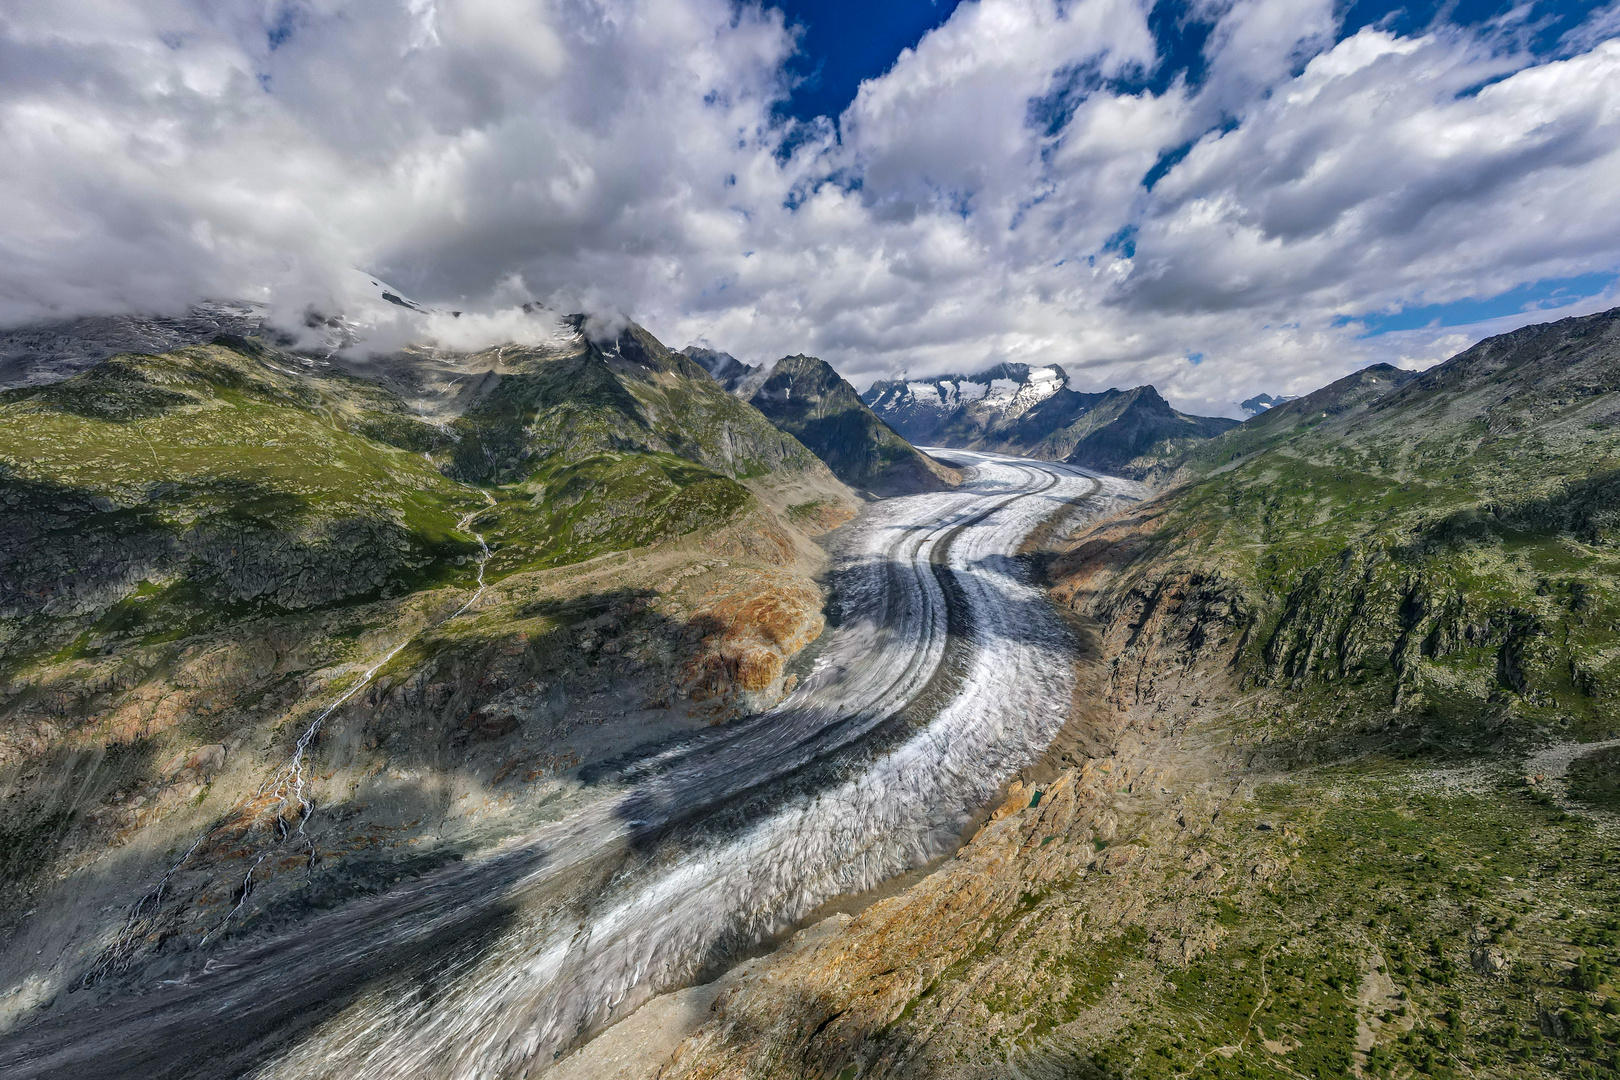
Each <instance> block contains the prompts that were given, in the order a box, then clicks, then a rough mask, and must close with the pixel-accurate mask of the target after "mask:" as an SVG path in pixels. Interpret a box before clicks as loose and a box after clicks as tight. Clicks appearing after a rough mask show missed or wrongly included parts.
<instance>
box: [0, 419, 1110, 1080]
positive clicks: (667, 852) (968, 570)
mask: <svg viewBox="0 0 1620 1080" xmlns="http://www.w3.org/2000/svg"><path fill="white" fill-rule="evenodd" d="M940 453H942V454H945V455H948V456H949V457H951V458H953V459H955V460H957V461H961V462H966V463H968V464H971V465H972V466H973V467H974V470H973V473H972V476H971V478H970V480H969V481H968V483H966V484H965V485H964V486H963V487H962V488H960V489H958V490H956V491H952V492H947V493H941V494H932V495H918V496H910V497H906V498H900V499H891V500H888V501H885V502H883V503H880V504H878V505H877V506H875V507H873V508H872V509H871V510H870V511H869V512H868V513H867V514H866V515H865V516H864V517H863V518H862V519H861V521H860V522H859V523H858V524H857V525H855V526H852V527H851V529H850V535H848V536H847V537H846V539H845V540H844V542H843V544H842V546H841V549H840V550H839V552H837V553H836V564H835V574H836V577H837V582H836V585H837V592H838V596H839V602H840V605H841V619H840V622H839V625H838V626H837V628H836V629H835V630H833V631H831V632H830V640H829V641H828V643H827V645H826V647H825V649H824V650H823V652H822V653H821V655H820V657H819V659H818V660H817V662H816V666H815V668H814V670H813V671H812V673H811V674H810V676H809V677H808V678H806V679H805V680H804V682H803V683H802V684H801V686H800V687H799V688H798V689H797V690H796V691H795V692H794V693H793V694H792V695H791V696H790V697H789V698H788V699H787V700H786V701H785V702H783V704H782V705H781V706H779V707H778V708H776V709H774V710H772V711H771V712H769V713H766V714H763V715H761V716H758V717H755V718H752V719H750V720H748V721H745V722H742V723H738V724H734V725H731V726H730V727H727V728H722V729H716V730H715V731H713V732H711V733H706V734H704V735H702V736H699V737H695V738H692V739H689V740H687V741H685V742H683V743H682V744H680V745H678V746H674V747H671V748H668V749H666V750H664V751H662V752H661V753H658V754H656V755H652V756H649V757H645V758H642V759H640V760H638V761H635V762H631V763H628V764H627V765H626V766H625V767H624V768H623V769H622V770H621V771H620V772H619V773H618V774H617V775H616V777H615V778H613V779H612V781H611V782H604V783H603V784H602V788H603V791H604V795H603V797H602V798H600V799H599V800H597V801H596V802H594V803H592V804H590V805H589V806H587V807H586V808H585V809H583V810H581V811H579V812H578V813H576V814H575V815H573V816H572V817H569V818H566V819H564V820H562V821H559V822H556V823H554V824H551V825H548V826H545V827H543V828H541V829H538V830H536V831H535V832H533V833H531V834H529V835H526V836H523V837H520V838H516V839H514V840H512V841H509V842H507V843H506V844H504V845H502V847H501V848H500V849H499V850H498V851H496V852H493V853H490V854H489V855H487V856H485V857H483V858H481V859H476V860H469V862H468V863H465V864H462V865H459V866H455V867H450V868H447V869H445V870H442V871H439V872H437V873H435V874H431V875H428V876H425V877H423V878H422V879H420V880H418V881H415V882H413V883H411V884H410V885H408V886H405V887H401V888H398V889H396V890H394V891H393V892H390V893H388V894H386V895H383V896H380V897H376V898H373V899H371V900H367V901H363V902H359V903H355V904H352V905H350V906H348V907H346V908H344V909H342V910H340V911H337V912H334V913H332V914H330V915H327V916H322V917H319V918H316V919H313V920H311V921H310V922H309V923H307V924H306V925H305V926H304V927H303V928H302V929H301V930H300V931H299V932H297V933H296V934H293V935H290V936H288V937H286V938H282V939H278V940H275V941H271V942H268V943H266V944H262V945H259V946H256V947H253V948H250V949H244V950H242V951H241V952H239V953H237V954H226V955H225V956H223V957H221V958H220V960H219V961H218V962H216V963H212V964H210V965H209V967H208V968H207V969H206V970H205V972H203V973H199V974H197V975H194V976H191V977H189V978H187V979H185V980H182V981H181V982H180V983H178V984H177V985H174V986H169V987H164V988H162V989H160V990H157V991H154V992H152V993H149V994H146V995H144V996H142V997H139V998H136V999H134V1000H131V1001H129V1002H126V1003H123V1004H121V1005H116V1006H111V1007H107V1008H103V1009H100V1010H96V1011H94V1012H88V1013H81V1014H75V1015H68V1016H64V1017H62V1018H61V1019H60V1020H56V1021H52V1022H50V1023H48V1024H45V1025H41V1026H39V1027H37V1028H34V1029H30V1030H25V1031H22V1032H20V1033H18V1034H17V1035H16V1036H15V1037H13V1038H12V1039H11V1040H10V1041H9V1042H8V1043H5V1044H0V1074H4V1075H7V1076H18V1077H25V1076H64V1077H66V1076H73V1077H84V1078H88V1077H101V1076H107V1077H111V1076H133V1075H140V1076H152V1077H158V1076H176V1077H181V1076H184V1077H213V1076H220V1077H224V1076H242V1075H247V1076H254V1077H259V1078H262V1080H304V1078H316V1077H321V1078H326V1077H354V1076H364V1077H367V1078H368V1080H372V1078H376V1080H405V1078H412V1080H416V1078H433V1080H437V1078H446V1080H449V1078H454V1080H474V1078H479V1080H482V1078H488V1080H497V1078H507V1077H522V1076H537V1075H540V1074H542V1073H543V1072H544V1071H545V1069H546V1067H547V1066H548V1065H549V1064H550V1063H551V1062H552V1061H553V1060H555V1059H556V1058H557V1057H560V1056H561V1055H562V1054H564V1053H566V1052H567V1051H568V1050H570V1049H572V1048H573V1047H575V1046H577V1045H578V1044H579V1043H581V1042H582V1041H584V1040H586V1039H588V1038H590V1037H591V1036H592V1035H594V1034H595V1033H597V1032H598V1031H600V1030H602V1029H603V1028H605V1027H606V1026H608V1025H610V1024H612V1023H613V1022H615V1021H616V1020H618V1019H622V1018H623V1017H625V1016H627V1015H629V1013H630V1012H632V1011H634V1009H635V1008H637V1007H638V1006H639V1005H640V1004H641V1003H643V1002H644V1001H646V1000H647V999H648V998H649V997H651V996H653V995H655V994H658V993H661V992H665V991H668V990H672V989H676V988H678V987H680V986H683V985H688V984H690V983H691V982H693V981H694V980H696V979H698V978H699V977H701V976H703V975H704V974H706V973H711V972H713V971H715V970H716V969H717V967H718V966H720V965H722V964H723V963H724V962H725V961H726V960H727V959H729V958H732V957H735V956H736V955H737V954H738V953H739V952H741V951H742V950H744V949H746V948H748V947H750V946H753V945H755V944H758V943H759V942H761V941H763V940H765V939H767V938H769V937H770V936H772V935H773V934H775V933H777V932H779V931H781V930H782V929H783V928H785V927H788V926H791V925H792V924H793V923H794V922H796V921H798V920H799V919H801V918H802V917H803V916H804V915H806V914H807V913H808V912H810V911H811V910H813V909H814V908H815V907H817V906H818V905H820V904H821V903H823V902H825V901H826V900H829V899H832V898H834V897H837V896H840V895H846V894H850V893H857V892H861V891H864V890H866V889H869V888H871V887H873V886H875V885H877V884H879V883H881V882H882V881H884V880H886V879H888V878H890V877H892V876H894V875H896V874H898V873H901V872H903V871H905V870H907V869H910V868H913V867H916V866H919V865H921V864H923V863H925V862H927V861H928V860H930V859H931V858H934V857H935V856H937V855H939V854H941V853H943V852H944V851H946V850H948V849H949V847H950V846H951V845H952V844H953V843H954V842H955V838H956V837H957V835H958V833H959V831H960V830H961V828H962V827H963V826H964V824H965V823H966V821H967V820H968V818H969V817H970V815H971V814H972V813H973V812H974V811H975V810H976V809H977V808H978V807H980V806H981V805H983V804H984V802H985V801H986V800H988V799H989V798H990V797H991V796H993V795H994V793H995V791H996V790H997V789H998V788H999V786H1000V785H1001V784H1002V783H1003V782H1004V781H1005V780H1006V779H1007V777H1008V776H1009V775H1011V774H1012V773H1013V772H1014V771H1016V770H1017V769H1018V768H1020V767H1022V766H1024V765H1026V764H1028V763H1029V762H1030V761H1032V760H1033V759H1034V758H1035V757H1036V756H1037V755H1038V754H1039V753H1040V752H1041V750H1042V749H1044V748H1045V746H1046V745H1047V744H1048V743H1049V742H1050V741H1051V739H1052V737H1053V736H1054V735H1055V734H1056V733H1057V730H1058V729H1059V728H1060V727H1061V726H1062V724H1063V722H1064V719H1065V717H1066V715H1067V713H1068V708H1069V702H1070V695H1071V692H1072V690H1073V676H1072V658H1073V652H1072V649H1071V648H1070V646H1069V642H1068V640H1067V637H1066V632H1065V630H1064V628H1063V627H1062V624H1061V623H1060V622H1059V620H1058V619H1057V618H1056V616H1055V614H1054V613H1053V611H1052V610H1051V608H1050V607H1049V605H1048V604H1047V602H1046V600H1045V597H1044V596H1043V595H1042V593H1041V592H1040V590H1039V589H1037V588H1036V587H1035V586H1033V585H1032V584H1031V583H1030V582H1029V581H1028V580H1027V576H1026V574H1025V573H1024V570H1023V567H1022V565H1021V563H1020V562H1019V561H1018V560H1017V559H1016V558H1014V557H1013V556H1014V552H1015V551H1016V550H1017V548H1018V546H1019V544H1020V542H1021V541H1022V540H1023V539H1024V538H1025V537H1026V536H1027V535H1028V534H1029V533H1030V531H1031V530H1032V529H1034V528H1035V527H1036V526H1037V525H1039V524H1040V523H1041V522H1042V521H1044V520H1046V519H1047V518H1049V517H1051V516H1052V515H1053V514H1054V513H1057V512H1059V511H1061V510H1063V509H1064V508H1065V507H1066V506H1070V505H1072V504H1074V503H1076V502H1077V501H1079V500H1082V499H1084V498H1086V497H1087V496H1088V495H1092V494H1096V493H1101V494H1123V493H1124V492H1125V490H1126V488H1128V487H1130V486H1131V485H1127V484H1125V483H1124V482H1122V481H1115V480H1112V479H1110V478H1103V477H1091V476H1088V475H1086V474H1084V473H1082V472H1080V471H1079V470H1076V469H1073V468H1069V467H1066V466H1060V465H1053V464H1050V463H1045V462H1034V461H1024V460H1019V459H1013V458H1005V457H999V456H995V455H983V454H971V453H968V452H965V451H957V450H950V451H940Z"/></svg>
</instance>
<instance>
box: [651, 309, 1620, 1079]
mask: <svg viewBox="0 0 1620 1080" xmlns="http://www.w3.org/2000/svg"><path fill="white" fill-rule="evenodd" d="M1617 388H1620V312H1609V313H1606V314H1603V315H1597V316H1591V317H1587V318H1582V319H1571V320H1565V321H1563V322H1560V323H1555V324H1551V325H1547V326H1539V327H1530V328H1526V329H1524V330H1521V331H1516V332H1515V333H1513V334H1508V335H1504V336H1502V337H1499V338H1495V339H1491V340H1488V341H1485V342H1482V343H1480V344H1479V345H1478V346H1476V347H1475V348H1473V349H1470V350H1468V351H1467V352H1465V353H1463V354H1461V355H1459V356H1457V357H1454V358H1453V359H1452V360H1450V361H1448V362H1447V363H1445V364H1443V365H1441V366H1439V367H1437V368H1434V369H1431V370H1430V371H1428V372H1425V373H1423V374H1421V375H1417V376H1410V375H1409V374H1408V373H1400V372H1394V371H1372V372H1368V373H1362V375H1361V376H1359V377H1352V378H1351V379H1350V380H1347V381H1346V382H1345V383H1343V384H1337V385H1336V387H1334V388H1328V390H1329V391H1331V392H1330V393H1324V394H1323V395H1322V396H1318V397H1317V398H1316V400H1315V402H1314V403H1311V404H1308V405H1307V404H1303V403H1290V404H1291V405H1293V404H1297V405H1299V407H1298V408H1295V409H1293V410H1292V412H1291V413H1283V412H1281V411H1280V409H1287V408H1289V406H1288V405H1285V406H1282V407H1280V409H1279V411H1278V413H1277V414H1276V415H1277V418H1276V419H1275V420H1272V425H1273V427H1272V429H1271V430H1270V431H1269V432H1267V431H1265V430H1264V429H1262V430H1261V431H1260V432H1259V433H1255V432H1254V431H1251V432H1250V433H1248V435H1247V436H1246V438H1247V439H1248V440H1249V441H1247V442H1246V443H1244V444H1242V445H1240V446H1239V447H1238V448H1237V449H1238V450H1239V451H1241V452H1239V453H1237V454H1236V455H1235V456H1234V457H1232V458H1230V459H1225V460H1221V459H1220V454H1221V450H1220V448H1219V447H1218V446H1216V445H1214V444H1211V450H1212V451H1214V453H1215V457H1216V459H1217V463H1216V464H1214V465H1213V466H1211V464H1210V463H1209V462H1204V463H1201V465H1200V467H1199V469H1198V470H1197V471H1196V472H1194V473H1191V474H1189V476H1188V477H1187V482H1186V483H1185V484H1184V485H1183V486H1181V487H1179V488H1176V489H1175V490H1172V491H1170V492H1168V493H1167V494H1165V495H1163V496H1161V497H1159V498H1158V499H1156V500H1154V501H1152V502H1149V503H1145V504H1142V505H1141V506H1139V507H1137V508H1134V509H1130V510H1128V511H1126V512H1125V513H1124V514H1122V515H1120V516H1118V517H1116V518H1114V519H1112V520H1110V521H1107V522H1104V523H1102V524H1100V525H1098V526H1096V527H1095V528H1092V529H1090V530H1089V531H1086V532H1084V533H1082V534H1080V535H1078V536H1075V537H1072V538H1069V539H1063V538H1061V537H1058V538H1054V539H1053V541H1052V548H1051V550H1050V552H1049V554H1048V555H1047V556H1046V558H1047V560H1048V561H1047V564H1046V565H1047V569H1048V573H1049V575H1050V576H1051V579H1052V581H1053V590H1052V591H1053V595H1054V597H1055V598H1056V599H1057V600H1058V601H1059V602H1061V603H1063V604H1065V605H1066V606H1068V607H1069V608H1070V609H1071V610H1072V611H1073V612H1074V613H1075V616H1076V618H1077V626H1078V627H1079V629H1080V632H1081V633H1082V635H1083V636H1084V641H1085V643H1086V644H1085V646H1084V648H1083V651H1082V654H1081V656H1080V657H1079V664H1080V668H1081V671H1082V673H1083V679H1082V686H1081V689H1080V692H1079V693H1077V695H1076V703H1075V708H1074V712H1073V715H1072V718H1071V721H1070V725H1069V727H1068V728H1067V729H1066V730H1065V733H1064V735H1063V736H1061V737H1060V739H1059V740H1058V742H1057V743H1056V744H1055V745H1054V747H1053V748H1052V750H1051V751H1050V752H1049V754H1048V755H1047V759H1046V761H1044V762H1043V763H1042V764H1041V765H1039V766H1036V767H1034V768H1032V769H1030V770H1027V771H1026V773H1025V775H1024V776H1023V777H1021V779H1020V781H1019V782H1018V783H1015V784H1014V785H1013V786H1012V788H1011V790H1010V791H1009V792H1008V793H1007V797H1006V799H1005V801H1004V802H1003V804H1002V805H1001V807H1000V809H999V810H998V811H997V812H996V814H995V815H994V818H993V820H992V821H991V823H990V824H988V825H987V826H986V827H984V828H983V829H981V830H979V832H978V833H977V834H976V835H975V836H974V837H973V838H972V839H971V841H970V842H969V843H968V844H967V845H966V846H965V847H964V848H963V850H962V851H961V852H960V853H959V854H958V856H957V857H956V858H955V859H953V860H951V861H950V862H948V863H947V864H946V865H945V866H943V867H941V868H940V869H939V870H938V871H936V872H935V873H934V874H932V875H930V876H928V877H926V878H924V879H923V880H921V881H920V882H918V883H916V884H914V885H912V886H911V887H909V888H907V889H905V890H903V891H901V892H899V893H898V895H892V896H888V897H885V898H880V899H876V900H875V902H873V903H871V905H870V906H867V907H864V909H863V908H862V907H861V905H859V904H856V905H852V908H851V910H853V911H855V912H856V914H855V915H854V917H853V918H852V917H850V916H849V915H847V914H834V915H832V916H830V917H829V918H828V919H827V920H826V921H825V922H823V923H821V924H819V925H817V926H816V927H814V928H813V929H810V930H807V931H805V932H804V933H802V934H801V935H800V936H799V937H798V938H797V939H795V941H794V942H792V943H791V944H790V945H789V946H788V947H787V948H786V949H784V950H783V951H782V952H781V953H779V954H777V955H776V956H774V957H772V958H767V959H766V960H763V961H760V962H758V963H756V964H754V965H751V966H749V967H746V968H743V969H739V970H738V971H737V972H735V973H733V974H732V975H731V976H729V977H728V978H727V979H726V980H723V981H722V983H721V984H720V985H719V987H717V990H718V993H717V994H715V996H714V1003H713V1006H712V1008H711V1009H710V1011H709V1012H708V1013H707V1014H706V1015H705V1016H704V1017H702V1018H700V1022H699V1023H695V1024H692V1025H690V1026H689V1027H688V1028H687V1029H685V1030H686V1031H687V1032H688V1033H689V1034H688V1037H687V1038H686V1040H685V1042H684V1043H682V1044H681V1045H680V1046H679V1047H678V1048H677V1049H675V1050H674V1052H673V1053H672V1054H670V1055H668V1056H667V1057H666V1058H665V1059H664V1060H663V1061H662V1062H661V1066H662V1069H663V1071H662V1073H661V1074H660V1075H662V1076H666V1077H667V1076H672V1075H673V1076H680V1077H720V1076H725V1077H743V1076H762V1075H770V1076H850V1077H853V1076H862V1077H869V1076H908V1077H962V1078H967V1077H986V1076H996V1077H1000V1076H1009V1077H1010V1076H1094V1077H1171V1076H1230V1077H1241V1076H1352V1075H1353V1076H1401V1077H1404V1076H1412V1075H1419V1076H1421V1075H1476V1076H1483V1075H1490V1076H1512V1077H1535V1076H1547V1075H1558V1076H1569V1077H1580V1076H1588V1075H1601V1074H1602V1073H1603V1071H1605V1070H1607V1069H1609V1068H1611V1067H1612V1063H1613V1060H1614V1055H1615V1043H1616V1039H1617V1038H1620V1022H1617V1020H1616V1014H1617V1013H1620V997H1617V989H1616V982H1617V980H1620V966H1617V965H1620V954H1617V953H1616V945H1615V942H1616V937H1615V934H1616V931H1617V930H1620V926H1617V925H1616V923H1615V921H1614V914H1613V913H1614V911H1615V910H1616V909H1617V906H1620V894H1617V892H1616V886H1615V879H1614V877H1613V874H1612V872H1611V871H1612V863H1613V860H1614V858H1615V854H1614V838H1615V836H1616V835H1617V830H1620V819H1616V818H1615V817H1614V815H1613V811H1612V809H1607V806H1608V804H1607V802H1606V801H1605V800H1606V799H1608V798H1610V797H1611V796H1610V795H1609V791H1610V789H1611V788H1612V786H1613V782H1612V776H1613V771H1614V770H1613V763H1612V751H1611V750H1605V749H1603V748H1605V747H1611V746H1613V745H1614V742H1613V740H1614V739H1615V737H1616V736H1617V735H1620V713H1617V711H1616V705H1615V702H1616V698H1615V696H1614V693H1613V690H1612V687H1611V685H1610V684H1611V683H1612V682H1613V681H1614V679H1615V677H1616V674H1617V672H1616V670H1615V669H1614V667H1613V665H1614V663H1615V662H1616V660H1615V658H1616V657H1620V647H1617V646H1620V642H1617V641H1616V634H1620V609H1617V606H1616V605H1617V604H1620V592H1617V591H1616V588H1615V581H1616V577H1615V574H1614V570H1615V568H1616V564H1615V558H1616V554H1615V536H1616V534H1615V531H1614V530H1615V520H1614V515H1615V513H1616V510H1615V503H1614V500H1613V499H1612V497H1611V495H1612V492H1611V491H1610V488H1611V487H1612V475H1613V473H1614V469H1615V465H1616V458H1617V455H1620V437H1617V436H1616V430H1617V428H1616V422H1617V420H1620V395H1617V393H1616V391H1617ZM1307 400H1309V399H1307ZM1335 403H1337V404H1338V405H1342V408H1336V406H1335ZM1324 412H1325V413H1327V414H1328V415H1327V416H1325V417H1324V416H1323V415H1321V414H1322V413H1324ZM1268 416H1269V414H1268ZM1290 417H1291V418H1290ZM1263 419H1264V418H1263ZM1230 450H1231V448H1230V447H1229V448H1228V450H1227V452H1228V453H1230ZM1594 741H1596V742H1594ZM1594 751H1596V752H1594ZM1566 773H1569V774H1571V776H1572V779H1571V780H1570V781H1569V782H1568V783H1566V781H1565V779H1564V777H1565V775H1566ZM649 1075H650V1073H649Z"/></svg>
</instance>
